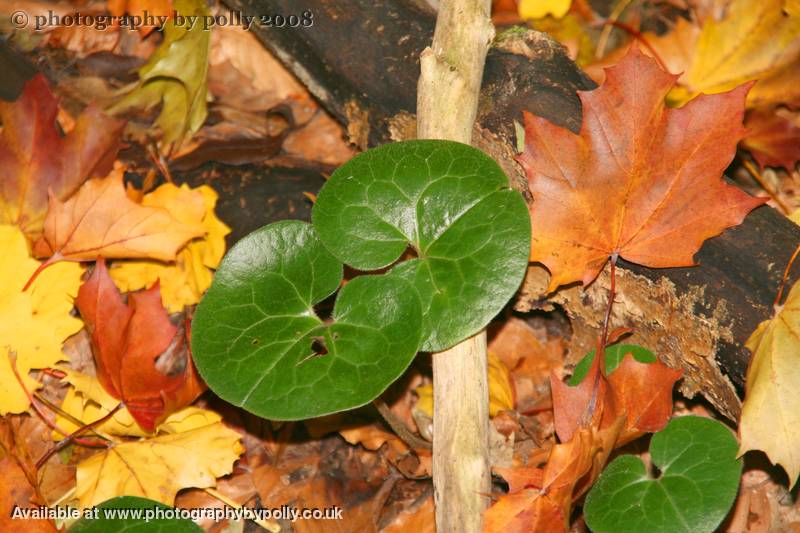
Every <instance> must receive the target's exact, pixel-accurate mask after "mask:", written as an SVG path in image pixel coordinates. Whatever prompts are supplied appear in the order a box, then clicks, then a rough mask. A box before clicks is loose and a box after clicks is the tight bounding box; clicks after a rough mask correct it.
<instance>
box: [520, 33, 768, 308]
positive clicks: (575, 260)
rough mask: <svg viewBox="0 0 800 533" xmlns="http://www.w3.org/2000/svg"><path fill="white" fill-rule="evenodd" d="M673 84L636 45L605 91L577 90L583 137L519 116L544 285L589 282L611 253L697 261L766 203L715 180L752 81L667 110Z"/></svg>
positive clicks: (658, 263)
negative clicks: (710, 242)
mask: <svg viewBox="0 0 800 533" xmlns="http://www.w3.org/2000/svg"><path fill="white" fill-rule="evenodd" d="M674 83H675V77H674V76H672V75H670V74H668V73H666V72H664V71H663V70H661V69H660V68H659V67H658V65H657V63H656V62H655V61H654V60H653V59H651V58H649V57H647V56H645V55H643V54H642V53H641V52H640V51H639V50H638V48H636V47H634V48H632V49H631V51H630V52H629V53H628V54H627V55H626V56H625V58H624V59H623V60H622V61H621V62H620V63H619V64H618V65H616V66H614V67H612V68H610V69H608V70H607V71H606V81H605V83H604V84H603V85H602V86H601V87H600V88H598V89H596V90H594V91H590V92H581V93H579V94H580V98H581V101H582V103H583V114H584V117H583V126H582V128H581V132H580V135H575V134H573V133H572V132H570V131H568V130H566V129H563V128H560V127H558V126H555V125H553V124H551V123H550V122H548V121H546V120H545V119H542V118H539V117H535V116H533V115H531V114H530V113H526V114H525V152H524V153H523V154H522V155H521V156H520V157H519V161H520V163H521V164H522V166H523V167H524V168H525V171H526V173H527V175H528V181H529V186H530V191H531V193H532V195H533V198H534V202H533V204H532V208H531V219H532V226H533V228H535V230H534V232H533V239H532V242H531V256H530V259H531V261H538V262H541V263H543V264H544V265H545V266H546V267H547V269H548V270H549V271H550V273H551V276H552V277H551V279H550V286H549V291H550V292H552V291H554V290H555V289H556V288H557V287H558V286H560V285H564V284H568V283H571V282H574V281H582V282H583V284H584V285H587V284H589V283H591V282H592V281H593V280H594V279H595V278H596V277H597V275H598V273H599V272H600V270H601V269H602V268H603V266H604V265H605V263H606V262H607V261H608V259H609V257H617V256H619V257H622V258H624V259H627V260H629V261H632V262H634V263H638V264H641V265H644V266H648V267H677V266H691V265H694V264H695V262H694V259H693V256H694V254H695V252H697V250H698V249H699V248H700V246H701V245H702V244H703V241H705V240H706V239H708V238H709V237H712V236H714V235H718V234H719V233H721V232H722V231H723V230H724V229H725V228H727V227H730V226H735V225H737V224H739V223H741V221H742V220H743V219H744V217H745V216H746V215H747V213H748V212H750V211H751V210H752V209H753V208H755V207H756V206H758V205H761V204H762V203H764V199H761V198H752V197H750V196H749V195H747V194H745V193H744V192H742V191H741V190H740V189H738V188H736V187H734V186H732V185H728V184H726V183H725V182H724V181H722V172H723V170H724V169H725V168H726V167H727V165H728V164H729V163H730V161H731V160H732V159H733V156H734V154H735V152H736V144H737V143H738V141H739V140H740V139H741V137H742V136H743V134H744V131H745V130H744V128H743V127H742V126H741V120H742V117H743V115H744V97H745V94H746V92H747V87H740V88H738V89H735V90H733V91H731V92H729V93H725V94H719V95H709V96H705V95H704V96H699V97H697V98H695V99H694V100H692V101H691V102H690V103H689V104H687V105H686V106H684V107H683V108H681V109H667V108H666V107H665V105H664V97H665V96H666V94H667V92H668V91H669V90H670V89H671V88H672V87H673V85H674Z"/></svg>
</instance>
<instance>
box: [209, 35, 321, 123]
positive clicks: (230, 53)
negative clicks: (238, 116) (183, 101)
mask: <svg viewBox="0 0 800 533" xmlns="http://www.w3.org/2000/svg"><path fill="white" fill-rule="evenodd" d="M208 61H209V71H208V85H209V89H210V90H211V92H212V93H213V94H214V95H215V96H216V97H217V98H218V99H219V100H220V101H221V102H223V103H225V104H227V105H230V106H232V107H237V108H239V109H242V110H245V111H268V110H270V109H273V108H274V107H275V106H276V105H278V104H283V103H285V104H288V105H289V107H291V109H292V115H293V118H294V123H295V124H297V125H300V124H305V123H306V122H308V121H309V120H310V119H311V117H312V116H313V115H314V114H315V113H316V111H317V109H318V106H317V104H316V103H315V102H314V100H313V98H311V96H310V95H309V94H308V91H307V90H306V89H305V88H304V87H303V86H302V85H301V84H300V82H298V81H297V80H296V79H295V78H294V76H292V75H291V74H290V73H289V72H288V71H287V70H286V69H285V68H284V67H283V65H281V63H280V62H279V61H278V60H277V59H275V57H273V56H272V54H270V53H269V52H268V51H267V50H266V49H265V48H264V46H263V45H261V43H260V42H259V41H258V39H257V38H256V37H255V35H254V34H253V33H252V32H250V31H246V30H244V29H242V28H241V27H236V26H219V27H216V28H214V31H213V32H211V49H210V51H209V57H208Z"/></svg>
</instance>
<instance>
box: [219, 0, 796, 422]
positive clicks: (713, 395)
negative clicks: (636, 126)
mask: <svg viewBox="0 0 800 533" xmlns="http://www.w3.org/2000/svg"><path fill="white" fill-rule="evenodd" d="M229 3H230V4H231V5H232V6H233V7H235V8H237V9H241V10H242V11H244V12H245V13H246V14H251V15H260V14H264V13H284V14H288V13H294V12H296V11H298V10H300V9H301V7H300V4H298V3H297V2H295V1H293V0H229ZM302 9H306V10H312V11H313V13H314V26H313V27H311V28H263V27H261V28H254V31H256V33H257V34H258V35H259V37H260V38H261V39H262V41H263V42H264V43H265V45H266V46H267V47H268V48H269V49H270V50H272V51H273V52H274V53H275V54H276V55H277V56H278V57H279V58H281V59H282V60H283V61H284V62H285V64H286V65H287V66H288V67H289V68H290V69H291V70H292V71H293V72H294V73H295V74H296V75H297V76H298V78H300V79H301V80H302V81H303V82H304V83H306V85H307V86H308V87H309V89H310V90H311V91H312V92H313V93H314V94H315V96H317V97H318V98H319V99H320V101H321V102H322V103H323V104H324V105H325V106H326V107H327V108H328V109H329V110H330V111H331V112H332V113H333V114H334V115H335V116H336V117H337V118H338V119H340V120H341V121H342V122H343V123H344V124H345V125H346V126H347V128H348V132H350V134H351V136H352V137H353V140H355V141H357V142H358V143H359V144H360V145H361V146H362V147H364V145H375V144H380V143H384V142H387V141H390V140H400V139H403V138H406V137H407V136H409V135H412V134H413V131H414V129H415V128H414V104H415V100H416V76H417V73H418V72H419V63H418V57H419V53H420V52H421V51H422V50H423V49H424V48H425V46H426V45H427V44H428V43H429V42H430V39H431V35H432V34H433V27H434V26H433V25H434V16H433V13H431V11H430V8H429V7H427V6H426V5H425V4H424V3H423V2H422V1H421V0H420V1H419V2H415V1H413V0H305V1H304V2H302ZM593 87H594V84H593V83H592V82H591V81H590V80H589V79H588V78H586V77H585V76H584V75H583V74H582V73H581V72H580V70H578V69H577V68H576V67H575V66H574V64H573V63H572V62H571V61H569V59H568V58H567V56H566V55H565V53H564V51H563V49H562V48H561V47H560V46H559V45H558V44H557V43H555V42H554V41H552V40H550V39H549V38H547V37H546V36H544V35H543V34H540V33H536V32H530V31H529V32H522V31H511V32H505V33H503V34H501V35H500V36H499V37H498V39H497V41H496V43H495V46H494V48H492V49H491V50H490V52H489V55H488V57H487V62H486V70H485V73H484V82H483V90H482V94H481V101H480V104H479V111H478V126H476V130H475V135H474V136H473V140H474V142H475V143H476V144H477V145H478V146H480V147H481V148H483V149H484V150H486V151H487V152H488V153H490V155H492V156H493V157H494V158H495V159H497V160H498V161H499V162H500V164H501V165H502V166H503V168H504V169H505V170H506V172H507V173H508V174H509V176H511V178H512V181H513V182H514V184H515V185H516V186H517V187H519V188H520V190H523V191H525V178H524V176H523V174H522V173H521V171H520V169H519V167H518V165H517V164H516V163H515V162H514V159H513V156H514V153H515V139H514V128H513V121H514V120H517V121H521V116H522V110H523V109H527V110H529V111H531V112H532V113H534V114H537V115H540V116H543V117H545V118H547V119H549V120H551V121H553V122H554V123H556V124H559V125H561V126H564V127H567V128H569V129H571V130H573V131H577V130H578V129H579V128H580V122H581V107H580V101H579V99H578V98H577V96H576V94H575V91H576V90H589V89H592V88H593ZM798 241H800V228H798V227H796V226H795V225H794V224H792V223H791V222H790V221H788V220H786V219H785V218H783V217H782V216H780V215H779V214H778V213H776V212H775V211H774V210H772V209H770V208H768V207H762V208H759V209H757V210H756V211H755V212H753V213H752V214H751V215H750V216H748V217H747V219H745V222H744V224H743V225H742V226H740V227H738V228H735V229H732V230H729V231H726V232H725V233H724V234H723V235H722V236H720V237H716V238H713V239H711V240H709V241H708V242H707V243H706V244H705V245H704V246H703V248H702V250H701V251H700V252H699V254H698V255H697V260H698V262H699V263H700V266H699V267H693V268H680V269H644V268H639V267H636V266H633V265H630V264H625V263H624V262H623V263H622V267H623V268H622V269H619V270H618V272H620V275H619V277H620V280H621V281H620V285H621V286H622V287H621V290H620V293H619V295H618V298H617V302H618V305H617V306H616V311H615V324H623V323H624V324H625V325H627V326H632V327H635V328H637V331H636V333H635V334H634V336H633V337H632V338H631V339H630V340H631V342H638V343H641V344H643V345H646V346H649V347H651V348H654V349H656V350H657V351H658V352H659V355H661V356H662V357H664V358H665V359H666V360H667V361H668V362H669V363H670V364H671V365H673V366H675V367H681V368H683V369H684V376H685V377H684V381H683V390H684V392H685V393H687V394H689V395H692V394H694V393H696V392H702V393H704V394H705V395H706V396H707V397H708V398H709V400H710V401H711V402H712V403H713V404H714V405H715V406H716V407H717V408H718V409H719V410H720V411H721V412H722V413H723V414H725V415H726V416H729V417H735V416H737V415H738V413H739V409H740V403H739V398H738V395H737V393H738V394H741V391H742V386H743V381H744V373H745V371H746V366H747V362H748V360H749V353H748V352H747V350H745V349H744V347H743V344H744V341H745V340H746V339H747V337H748V336H749V334H750V333H751V332H752V331H753V330H754V329H755V327H756V326H757V325H758V323H759V322H760V321H762V320H765V319H767V318H769V317H770V315H771V305H772V300H773V298H774V296H775V293H776V290H777V287H778V283H779V281H780V277H781V273H782V270H783V268H784V266H785V265H786V262H787V260H788V257H789V255H790V254H791V252H792V250H793V249H794V247H795V246H796V244H797V242H798ZM546 275H547V274H546V272H545V271H544V270H543V269H541V268H539V267H532V268H531V271H530V275H529V276H528V278H527V280H526V282H525V286H524V290H523V291H522V293H521V297H520V299H519V301H518V302H517V304H516V305H517V308H518V309H520V310H527V309H533V308H541V307H544V308H547V307H549V306H553V305H558V306H561V307H562V308H563V309H564V310H565V311H566V313H567V314H568V315H569V316H570V317H571V319H572V325H573V328H574V335H573V339H572V346H571V352H570V353H571V357H572V358H573V360H574V359H576V358H579V357H580V356H581V355H583V353H584V350H585V349H586V348H587V347H588V346H590V345H591V341H592V339H593V338H595V337H596V335H597V333H598V328H599V322H600V317H601V316H602V313H601V312H600V311H599V309H600V307H602V306H603V305H604V302H605V297H604V295H605V292H604V284H605V281H604V278H601V279H600V280H598V281H597V282H596V283H595V284H594V285H593V286H591V287H590V288H589V289H588V290H586V291H585V292H584V291H582V290H581V289H580V288H574V287H573V288H566V289H562V290H560V291H558V292H557V293H556V294H555V295H554V296H553V297H552V298H551V299H549V300H548V299H545V298H544V295H542V294H541V290H540V287H542V286H543V285H544V281H543V280H544V277H545V276H546ZM796 278H797V276H796V275H795V276H793V277H792V279H796Z"/></svg>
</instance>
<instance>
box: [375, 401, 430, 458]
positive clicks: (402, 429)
mask: <svg viewBox="0 0 800 533" xmlns="http://www.w3.org/2000/svg"><path fill="white" fill-rule="evenodd" d="M372 404H373V405H374V406H375V408H376V409H378V412H379V413H380V414H381V416H382V417H383V419H384V420H385V421H386V423H387V424H389V427H390V428H392V431H394V432H395V434H396V435H397V436H398V437H400V440H402V441H403V442H405V443H406V444H407V445H408V447H409V448H411V449H412V450H414V449H416V450H430V449H431V443H430V442H428V441H426V440H425V439H422V438H420V437H418V436H416V435H415V434H414V433H412V432H411V430H409V429H408V427H406V425H405V423H403V421H402V420H400V418H398V416H397V415H396V414H394V412H393V411H392V410H391V409H389V406H388V405H386V402H384V401H383V400H382V399H381V398H376V399H374V400H373V401H372Z"/></svg>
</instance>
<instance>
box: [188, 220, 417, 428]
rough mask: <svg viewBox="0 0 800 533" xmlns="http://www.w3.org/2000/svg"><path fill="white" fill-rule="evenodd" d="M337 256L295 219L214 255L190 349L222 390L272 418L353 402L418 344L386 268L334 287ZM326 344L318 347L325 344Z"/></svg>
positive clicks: (408, 291)
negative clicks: (218, 257) (326, 311)
mask: <svg viewBox="0 0 800 533" xmlns="http://www.w3.org/2000/svg"><path fill="white" fill-rule="evenodd" d="M341 280H342V264H341V263H340V262H339V261H337V260H336V258H334V257H333V256H332V255H331V254H330V252H328V251H327V250H326V249H325V247H324V246H323V245H322V243H321V242H320V240H319V238H318V237H317V235H316V232H315V231H314V228H313V227H312V226H311V225H309V224H307V223H305V222H300V221H283V222H277V223H274V224H270V225H268V226H264V227H263V228H261V229H259V230H256V231H255V232H253V233H251V234H250V235H248V236H247V237H245V238H244V239H242V240H241V241H239V242H238V243H237V244H236V245H235V246H234V247H233V248H232V249H231V250H230V252H228V254H227V255H226V256H225V259H224V260H223V261H222V264H221V265H220V267H219V270H217V273H216V275H215V276H214V281H213V283H212V285H211V287H210V288H209V290H208V293H207V294H206V295H205V297H204V298H203V300H202V301H201V302H200V305H198V307H197V312H196V314H195V317H194V320H193V322H192V353H193V357H194V361H195V364H196V365H197V369H198V371H199V372H200V375H201V376H203V379H205V381H206V383H208V385H209V387H211V389H212V390H213V391H214V392H215V393H216V394H217V395H219V396H220V397H221V398H223V399H224V400H226V401H228V402H231V403H233V404H234V405H238V406H241V407H244V408H245V409H247V410H248V411H251V412H252V413H255V414H257V415H259V416H261V417H264V418H269V419H273V420H297V419H302V418H310V417H314V416H321V415H325V414H329V413H333V412H337V411H342V410H345V409H351V408H354V407H359V406H361V405H364V404H365V403H367V402H369V401H371V400H372V399H374V398H375V397H376V396H378V395H379V394H380V393H381V392H383V391H384V390H385V389H386V387H387V386H389V384H390V383H392V382H393V381H394V380H395V379H397V378H398V377H399V376H400V375H401V374H402V373H403V371H404V370H405V369H406V368H407V367H408V365H409V364H410V363H411V360H412V359H413V358H414V355H415V354H416V352H417V349H418V347H419V343H420V339H421V331H422V306H421V303H420V301H419V296H418V295H417V291H415V290H414V288H413V286H412V285H411V284H410V283H408V282H407V281H405V280H403V279H402V278H400V277H399V276H397V275H395V274H391V273H389V274H385V275H375V276H360V277H357V278H355V279H353V280H352V281H350V282H348V283H347V284H346V285H345V286H344V288H342V289H341V290H340V291H339V294H338V297H337V299H336V304H335V306H334V309H333V314H332V316H331V319H330V320H322V319H320V318H319V317H318V316H317V314H316V312H315V310H314V306H315V305H317V304H318V303H320V302H321V301H322V300H325V299H326V298H327V297H328V296H330V295H331V294H333V293H334V292H335V291H336V289H337V287H338V286H339V284H340V282H341ZM326 351H327V353H325V352H326Z"/></svg>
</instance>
